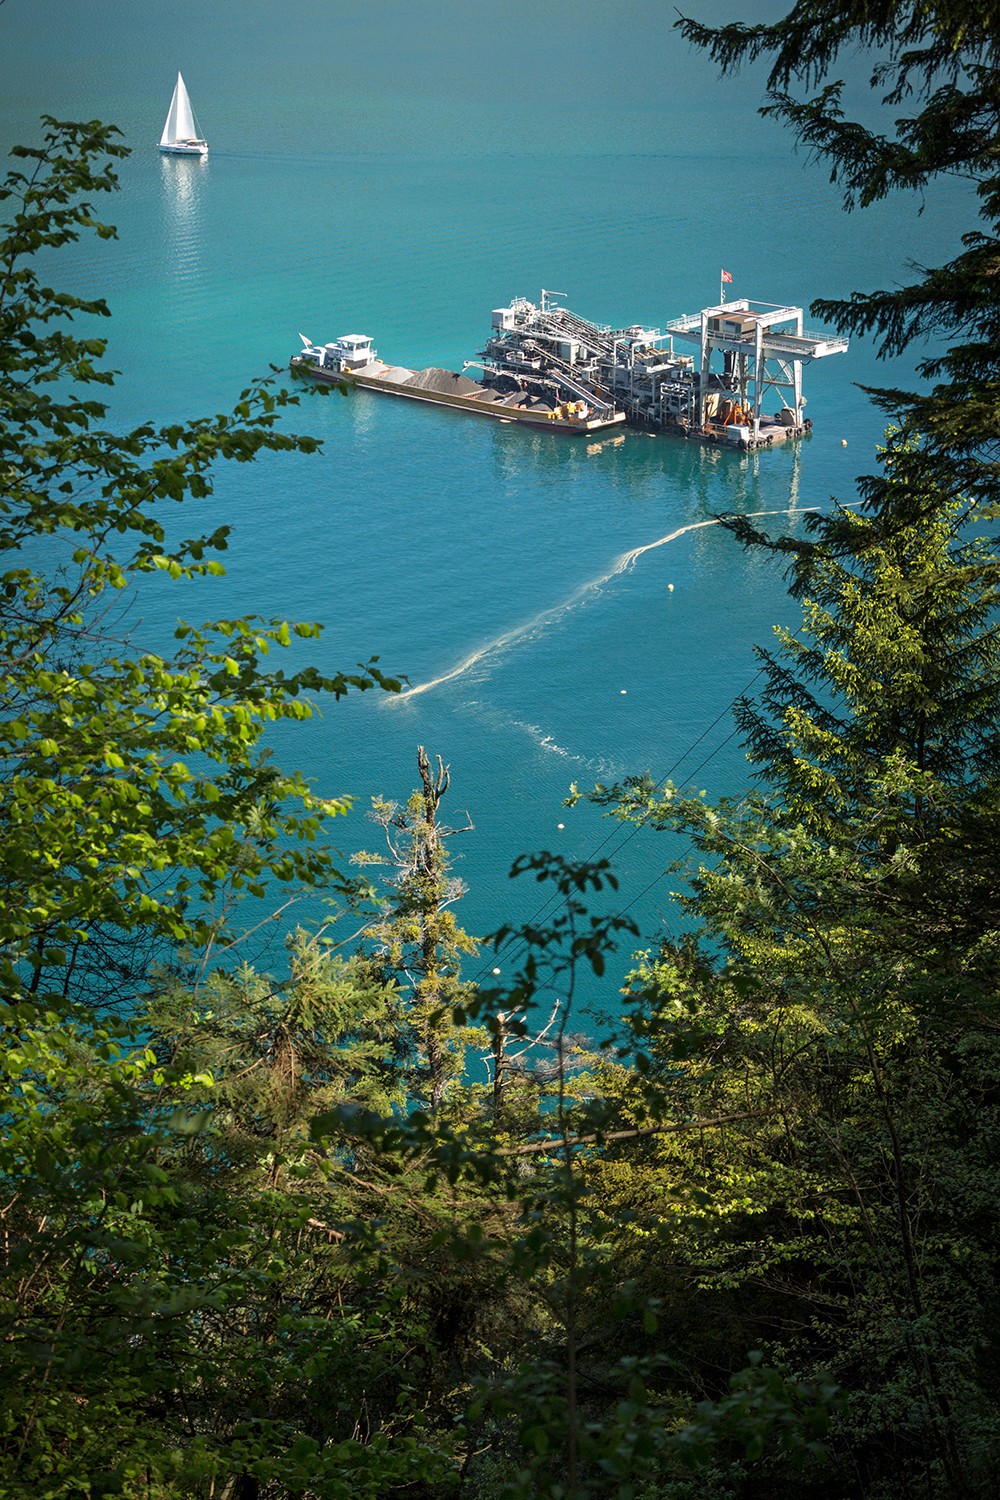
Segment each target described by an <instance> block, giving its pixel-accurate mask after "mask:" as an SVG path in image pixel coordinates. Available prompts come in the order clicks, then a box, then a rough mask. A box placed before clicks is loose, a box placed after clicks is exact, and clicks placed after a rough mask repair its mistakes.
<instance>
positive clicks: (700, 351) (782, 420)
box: [468, 290, 847, 448]
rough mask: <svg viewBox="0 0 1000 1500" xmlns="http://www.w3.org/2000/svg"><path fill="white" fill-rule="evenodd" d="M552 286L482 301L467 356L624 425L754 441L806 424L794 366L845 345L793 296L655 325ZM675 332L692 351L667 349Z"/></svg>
mask: <svg viewBox="0 0 1000 1500" xmlns="http://www.w3.org/2000/svg"><path fill="white" fill-rule="evenodd" d="M558 295H560V294H558V293H555V292H549V291H544V290H543V292H542V295H541V304H540V305H539V306H536V305H535V304H534V303H533V302H529V301H528V300H527V299H526V298H524V297H516V298H514V300H513V301H512V302H511V303H510V304H509V306H507V307H501V308H495V309H494V311H493V316H492V323H493V327H492V332H491V335H490V338H489V340H488V341H487V344H486V347H485V349H483V350H482V352H481V359H482V364H480V365H478V368H480V369H482V371H483V377H482V378H483V383H484V384H485V385H487V386H493V387H496V388H497V389H500V390H504V389H507V388H509V389H511V390H516V389H523V390H525V391H529V392H530V391H538V392H542V391H544V390H546V389H549V390H551V389H553V388H554V389H555V390H556V391H557V392H559V393H562V399H573V400H582V401H586V402H588V403H589V405H590V406H591V408H592V409H593V410H594V411H595V413H602V414H607V415H610V414H611V413H612V412H616V411H620V412H623V413H624V415H625V419H626V421H627V422H629V423H630V424H631V425H633V426H640V427H647V428H649V427H652V428H655V429H659V430H662V431H667V432H675V433H678V434H681V435H683V436H685V437H693V438H698V439H701V440H702V441H705V442H724V443H732V444H740V445H742V446H744V447H752V448H756V447H761V446H765V445H768V446H769V445H771V444H773V443H775V442H783V441H786V440H787V439H788V438H791V437H797V436H800V435H802V434H803V433H806V432H808V431H809V430H810V428H811V426H812V423H811V421H810V419H809V418H808V417H806V416H805V415H804V412H803V408H804V406H805V398H804V396H803V394H802V367H803V365H805V364H808V363H809V362H810V361H812V360H814V359H821V358H823V356H825V355H827V354H840V353H843V352H844V351H845V350H846V349H847V340H846V339H844V338H840V337H838V336H837V335H834V334H828V333H807V332H805V331H804V330H803V317H802V309H801V308H798V307H784V306H776V305H774V304H771V303H762V302H747V301H733V302H728V303H721V304H720V305H719V306H717V307H708V308H705V309H703V310H702V311H701V312H700V313H695V314H692V315H688V316H686V317H681V318H675V319H673V320H672V321H671V322H669V323H668V324H667V325H666V332H664V333H661V332H660V330H659V329H657V328H645V327H643V326H641V325H639V324H632V325H630V326H629V327H626V328H611V327H608V326H605V325H602V324H599V323H593V322H591V321H590V320H589V319H586V318H581V317H579V316H578V315H577V314H576V313H572V312H570V311H569V309H568V308H565V307H562V306H559V305H558V304H557V303H555V301H554V300H553V299H554V298H555V297H556V296H558ZM675 339H677V340H682V341H684V342H686V343H689V344H694V345H695V346H696V352H695V353H694V354H681V353H678V352H677V351H676V350H675V348H674V341H675ZM468 363H469V364H470V365H471V364H472V363H474V362H473V361H469V362H468ZM772 391H778V392H780V393H781V406H780V408H779V410H778V411H777V412H775V413H772V414H767V413H765V412H764V410H763V403H764V399H765V396H766V395H767V394H768V393H770V392H772Z"/></svg>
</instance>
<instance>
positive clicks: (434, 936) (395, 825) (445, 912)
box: [355, 745, 477, 1110]
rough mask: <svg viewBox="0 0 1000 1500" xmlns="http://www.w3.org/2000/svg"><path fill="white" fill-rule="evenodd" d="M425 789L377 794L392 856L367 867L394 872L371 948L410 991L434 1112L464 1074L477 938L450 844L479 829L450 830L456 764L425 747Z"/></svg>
mask: <svg viewBox="0 0 1000 1500" xmlns="http://www.w3.org/2000/svg"><path fill="white" fill-rule="evenodd" d="M417 767H418V770H419V772H420V787H419V789H418V790H416V791H415V792H414V793H413V794H412V796H411V797H410V799H409V801H408V802H407V803H406V805H405V806H403V807H401V806H400V805H399V804H398V803H396V802H390V801H386V800H385V799H384V798H382V797H375V798H373V799H372V801H373V809H372V817H373V819H374V820H375V822H376V823H378V824H379V825H380V826H381V827H382V828H383V829H384V830H385V836H386V843H387V847H388V851H389V853H388V856H386V855H384V854H371V853H363V854H360V855H357V856H355V858H356V860H357V862H358V863H359V864H362V865H365V866H382V867H384V868H386V869H387V870H388V869H393V870H394V871H395V874H393V875H391V876H389V877H388V879H389V887H390V893H389V894H388V895H386V896H384V897H383V898H382V899H381V910H380V913H379V915H378V917H377V918H376V920H375V921H374V922H373V923H372V924H371V925H370V927H369V929H368V933H367V939H366V943H365V951H366V952H367V953H368V954H369V961H370V962H371V964H372V965H373V966H374V968H375V970H376V971H377V972H378V974H379V975H380V977H381V978H382V980H383V981H388V980H390V979H394V980H396V981H397V982H399V983H402V984H404V985H405V986H406V988H407V990H408V992H409V993H408V1000H407V1021H408V1026H409V1030H410V1034H411V1037H412V1049H413V1053H414V1061H415V1066H416V1070H417V1074H418V1077H419V1078H420V1079H421V1080H422V1081H421V1082H419V1083H418V1085H417V1091H418V1094H419V1095H420V1096H421V1097H423V1099H424V1100H425V1102H426V1103H427V1104H428V1106H429V1107H430V1108H431V1109H432V1110H436V1109H437V1108H438V1106H439V1105H440V1104H441V1101H442V1099H443V1098H444V1093H445V1088H446V1086H447V1084H448V1082H449V1080H450V1079H453V1078H456V1077H458V1075H459V1074H460V1073H461V1070H462V1063H463V1058H464V1055H465V1042H464V1040H463V1028H462V1027H459V1026H456V1025H455V1024H454V1022H453V1020H452V1011H453V1010H454V1008H455V1007H456V1006H458V1005H459V1004H460V1003H461V1001H462V999H463V998H464V997H466V996H467V987H465V986H463V984H462V982H461V979H460V977H459V965H460V961H461V957H462V954H464V953H475V952H476V949H477V943H476V941H475V939H474V938H471V937H469V935H468V933H466V932H463V930H462V929H461V927H459V925H458V923H457V922H456V920H455V916H454V913H453V912H452V911H451V910H450V908H451V906H452V905H453V904H454V902H456V901H457V900H459V899H460V897H461V896H462V895H463V893H464V891H465V886H464V885H463V883H462V881H461V880H459V879H457V878H456V877H454V876H452V875H451V874H450V873H449V863H450V861H449V856H448V849H447V841H448V840H449V839H450V838H452V837H454V835H455V834H457V833H461V832H468V831H470V830H471V828H472V822H471V820H467V822H466V824H465V826H464V828H461V829H456V828H449V827H447V826H445V825H444V824H442V823H441V822H440V821H439V819H438V808H439V806H440V804H441V800H442V798H443V797H444V795H445V793H446V792H447V791H448V788H449V786H450V784H451V773H450V768H449V767H448V766H446V765H445V764H444V761H443V760H442V759H441V757H440V756H438V758H437V770H436V772H435V771H433V770H432V769H431V764H430V758H429V757H428V755H427V752H426V750H425V749H424V747H423V745H420V746H419V747H418V750H417Z"/></svg>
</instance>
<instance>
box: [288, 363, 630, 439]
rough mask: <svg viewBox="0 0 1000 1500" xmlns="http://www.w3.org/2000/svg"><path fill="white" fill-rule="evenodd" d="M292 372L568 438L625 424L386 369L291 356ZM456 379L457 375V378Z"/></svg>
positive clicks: (616, 416) (618, 415) (619, 417)
mask: <svg viewBox="0 0 1000 1500" xmlns="http://www.w3.org/2000/svg"><path fill="white" fill-rule="evenodd" d="M291 369H292V372H293V373H295V374H302V375H306V376H308V377H309V378H310V379H311V380H315V381H318V382H319V383H320V384H323V385H347V386H351V385H359V386H362V387H364V388H365V389H366V390H372V391H384V392H385V393H386V395H389V396H403V397H406V398H407V399H408V400H410V401H426V402H429V403H430V404H431V405H434V406H447V407H449V408H450V409H451V410H453V411H468V412H472V413H473V415H475V416H480V417H492V418H493V420H494V421H496V422H517V423H519V424H520V425H521V426H523V427H540V428H542V429H544V430H545V431H546V432H562V433H566V434H567V435H568V436H570V437H572V436H584V435H586V434H589V433H593V432H600V431H602V430H603V429H604V428H606V427H617V426H620V425H623V424H624V422H625V413H624V412H620V411H619V412H614V413H613V414H611V415H609V416H606V417H601V416H587V417H573V418H565V417H560V416H557V415H556V414H555V413H550V412H545V411H539V410H538V409H535V410H531V409H529V408H525V407H523V406H508V405H506V404H505V403H504V402H503V401H502V400H496V399H491V398H490V397H489V396H486V395H483V396H463V395H459V394H457V393H452V392H449V391H435V390H429V389H427V388H426V387H424V386H418V385H410V384H409V383H407V382H408V380H409V378H412V376H413V375H414V373H415V372H414V371H412V370H403V369H400V368H399V367H393V366H385V367H384V369H385V370H387V371H388V370H392V374H391V375H389V374H376V373H374V370H372V368H371V367H369V369H368V370H366V369H361V370H351V371H349V372H344V373H338V372H336V371H334V370H327V369H323V368H322V367H320V366H317V365H315V364H313V363H312V362H311V361H309V360H307V359H303V358H302V357H301V356H298V355H296V356H294V357H293V359H292V361H291ZM449 373H452V372H449ZM457 378H458V377H457V376H456V379H457Z"/></svg>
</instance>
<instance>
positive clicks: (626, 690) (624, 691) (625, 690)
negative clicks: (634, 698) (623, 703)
mask: <svg viewBox="0 0 1000 1500" xmlns="http://www.w3.org/2000/svg"><path fill="white" fill-rule="evenodd" d="M627 692H628V688H622V690H621V695H622V697H623V698H624V696H625V694H626V693H627Z"/></svg>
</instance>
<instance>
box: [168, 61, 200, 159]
mask: <svg viewBox="0 0 1000 1500" xmlns="http://www.w3.org/2000/svg"><path fill="white" fill-rule="evenodd" d="M160 150H161V151H169V152H170V153H171V154H172V155H174V156H207V155H208V142H207V141H206V140H203V139H202V137H201V136H200V135H199V134H198V127H197V125H196V124H195V118H194V110H193V109H192V108H191V100H190V98H189V97H188V91H187V88H186V87H185V84H184V80H183V78H182V77H181V75H180V74H179V73H178V75H177V83H176V84H175V86H174V96H173V98H172V99H171V101H170V109H169V110H168V111H167V122H166V124H165V125H164V127H163V134H162V135H161V136H160Z"/></svg>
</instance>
